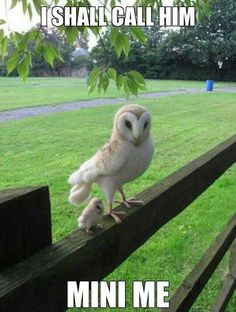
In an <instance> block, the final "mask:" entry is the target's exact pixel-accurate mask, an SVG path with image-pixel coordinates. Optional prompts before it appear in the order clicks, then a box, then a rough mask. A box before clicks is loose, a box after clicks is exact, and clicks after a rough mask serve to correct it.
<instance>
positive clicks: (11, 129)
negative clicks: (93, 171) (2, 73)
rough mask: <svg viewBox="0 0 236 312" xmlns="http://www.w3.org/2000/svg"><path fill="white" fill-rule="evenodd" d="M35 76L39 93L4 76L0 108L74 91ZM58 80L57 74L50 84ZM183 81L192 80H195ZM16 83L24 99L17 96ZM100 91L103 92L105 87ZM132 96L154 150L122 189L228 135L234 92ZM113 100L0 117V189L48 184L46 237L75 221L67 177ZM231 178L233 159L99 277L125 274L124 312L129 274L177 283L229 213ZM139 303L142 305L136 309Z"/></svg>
mask: <svg viewBox="0 0 236 312" xmlns="http://www.w3.org/2000/svg"><path fill="white" fill-rule="evenodd" d="M0 81H1V83H2V81H4V84H5V86H4V87H3V89H4V90H8V87H7V86H6V85H7V83H6V80H4V79H3V80H0ZM35 81H37V83H39V81H40V83H39V84H40V86H41V87H42V86H43V88H41V87H40V86H39V87H38V90H39V91H38V92H39V94H41V99H36V98H35V97H33V91H32V90H35V88H34V85H33V84H34V82H33V80H30V82H29V83H30V84H32V85H31V87H30V91H29V92H27V88H26V86H24V87H22V84H21V82H20V81H17V80H16V79H15V80H11V79H9V82H8V84H9V94H8V95H7V94H5V93H4V97H3V98H2V97H1V105H0V107H1V109H6V108H7V103H8V104H9V105H11V107H14V106H15V107H21V106H27V104H30V100H31V103H33V105H38V104H46V102H45V101H48V102H50V103H53V101H54V100H55V102H56V101H57V100H58V101H59V100H60V101H61V102H62V101H65V100H68V101H70V100H72V94H70V90H72V89H73V90H74V88H75V86H76V80H75V79H72V80H71V81H73V84H72V83H71V87H70V86H69V85H67V87H66V90H67V93H66V94H65V95H64V97H63V98H62V99H61V98H60V95H59V94H57V95H55V94H53V92H54V90H55V84H56V83H57V80H56V79H52V82H51V80H50V79H45V80H44V79H41V80H38V79H37V80H35ZM62 81H63V80H60V79H58V85H59V84H61V83H62ZM12 82H14V83H13V84H12ZM151 83H152V84H153V86H154V87H155V88H156V89H155V91H158V86H159V85H158V82H154V81H152V82H151ZM163 83H164V82H163ZM179 83H180V82H177V83H176V85H179ZM35 84H36V82H35ZM165 84H166V85H165V87H166V88H168V87H169V89H171V88H173V89H175V88H176V85H175V84H174V82H173V85H172V82H170V85H168V82H165ZM190 84H193V85H194V84H196V85H199V83H198V82H196V83H194V82H190ZM61 85H62V84H61ZM72 86H73V87H72ZM199 87H200V85H199ZM17 88H19V90H21V91H19V95H18V97H17V96H16V97H15V98H14V94H13V91H11V90H13V89H15V90H16V89H17ZM50 88H51V90H52V92H51V93H50V96H49V93H47V92H49V91H50ZM161 88H162V87H160V90H161ZM163 88H164V85H163ZM41 89H42V90H41ZM80 89H81V86H80V85H78V90H76V91H75V90H74V94H73V96H75V97H76V96H79V95H81V94H82V93H83V92H82V91H80ZM23 90H25V91H24V92H25V99H26V102H25V103H26V105H24V103H23V102H24V98H23V94H24V92H23ZM40 90H41V91H40ZM77 92H78V94H77V95H76V94H75V93H77ZM109 92H111V93H112V91H109ZM111 93H110V94H111ZM46 94H48V95H47V96H48V98H47V96H46ZM61 94H63V92H61ZM56 96H57V97H58V98H56ZM84 96H85V95H84ZM107 96H108V97H109V96H110V95H109V93H108V94H107ZM66 97H67V98H66ZM4 98H5V102H4ZM37 101H41V102H40V103H39V102H37ZM36 102H37V103H36ZM4 103H5V106H4ZM35 103H36V104H35ZM137 103H139V104H142V105H145V106H146V107H147V108H148V109H149V110H150V112H151V114H152V117H153V127H152V134H153V138H154V141H155V146H156V152H155V156H154V160H153V162H152V165H151V166H150V168H149V169H148V170H147V172H146V173H145V174H144V175H143V176H142V177H141V178H139V179H137V180H136V181H134V182H131V183H130V184H128V185H127V186H126V191H127V194H128V195H129V196H132V195H135V194H137V193H138V192H140V191H141V190H144V189H146V188H147V187H148V186H150V185H152V184H153V183H155V182H157V181H160V180H161V179H162V178H163V177H165V176H167V175H168V174H170V173H172V172H173V171H174V170H177V169H178V168H180V167H181V166H183V165H184V164H186V163H187V162H189V161H191V160H193V159H194V158H196V157H198V156H199V155H201V154H202V153H204V152H206V151H208V150H209V149H210V148H212V147H214V146H215V145H217V144H218V143H220V142H221V141H223V140H225V139H227V138H228V137H230V136H232V135H233V134H235V120H236V94H228V93H227V94H223V93H222V94H215V93H213V94H191V95H178V96H174V97H173V96H170V97H165V98H159V99H158V100H140V99H138V100H137ZM4 107H5V108H4ZM118 107H120V105H111V106H104V107H98V108H88V109H83V110H80V111H75V112H72V111H71V112H66V113H59V114H55V115H49V116H43V117H42V116H41V117H35V118H29V119H25V120H19V121H11V122H6V123H0V142H1V143H0V155H1V157H0V167H1V180H0V188H6V187H17V186H29V185H49V187H50V193H51V203H52V224H53V239H54V241H57V240H59V239H60V238H62V237H63V236H65V235H66V234H68V233H70V232H71V231H73V230H75V229H76V228H77V224H76V219H77V216H78V214H79V211H81V209H82V208H83V206H81V207H80V208H79V209H77V208H75V207H72V206H71V205H70V204H69V203H68V201H67V196H68V192H69V185H68V184H67V178H68V176H69V175H70V173H71V172H72V171H73V170H74V169H75V168H77V167H78V166H79V165H80V164H81V162H83V161H85V160H86V159H88V157H90V156H91V155H92V154H93V153H94V152H95V151H96V150H97V148H99V147H100V146H101V145H103V144H104V143H105V141H106V140H107V139H108V138H109V135H110V133H111V128H112V119H113V116H114V114H115V112H116V110H117V109H118ZM235 183H236V166H233V167H232V168H230V169H229V170H228V171H227V173H225V174H224V175H223V176H222V177H221V178H220V179H219V180H218V181H217V182H216V183H215V184H214V185H213V186H211V187H210V188H209V189H208V190H207V191H206V192H205V193H204V194H203V195H202V196H200V197H199V198H198V199H197V200H196V201H195V202H194V203H193V204H191V205H190V206H189V207H188V208H187V209H186V210H185V211H184V212H183V213H182V214H181V215H180V216H178V217H177V218H175V219H174V220H173V221H171V222H170V223H168V224H167V225H166V226H165V227H164V228H162V229H161V230H160V231H159V232H157V233H156V234H155V235H153V237H152V238H151V239H149V240H148V241H147V242H146V243H145V244H144V245H143V246H142V247H141V248H139V249H138V250H137V251H136V252H134V253H133V254H132V255H131V256H130V257H129V259H128V260H127V261H125V262H124V263H123V264H122V265H121V266H120V267H118V268H117V269H116V270H115V271H114V272H113V273H112V274H111V275H110V276H109V277H108V278H107V279H108V280H126V281H127V287H128V293H127V300H128V304H129V307H128V308H127V309H126V310H125V311H135V309H133V308H131V307H130V306H131V300H130V299H131V289H132V288H131V282H132V281H133V280H169V281H170V285H171V288H170V289H171V292H173V291H174V290H175V289H176V288H177V287H178V286H179V284H180V283H181V282H182V280H183V278H184V277H185V276H186V275H187V274H188V273H189V272H190V271H191V270H192V268H193V266H194V265H195V264H196V263H197V262H198V260H199V259H200V257H201V256H202V255H203V253H204V252H205V251H206V250H207V248H208V247H209V245H210V243H212V242H213V241H214V239H215V238H216V236H217V235H218V233H219V232H220V231H221V230H222V228H223V226H224V225H225V224H226V223H227V222H228V220H229V218H230V217H231V216H232V215H233V213H235V203H236V192H235ZM93 195H94V196H102V194H101V193H100V191H99V189H98V188H97V187H94V189H93ZM179 196H181V194H179ZM124 239H125V237H124ZM226 265H227V257H226V258H225V259H224V260H223V263H222V264H221V266H220V267H219V269H218V270H217V272H216V273H215V274H214V277H213V278H212V279H211V281H210V282H209V283H208V285H207V287H206V288H205V290H204V291H203V292H202V294H201V296H200V297H199V299H198V300H197V302H196V304H195V305H194V307H193V308H192V309H191V311H196V312H198V311H199V312H203V311H207V310H208V309H209V307H210V306H211V304H212V303H213V301H214V298H215V296H216V295H217V293H218V290H219V288H220V286H221V285H222V281H223V278H224V276H225V275H226ZM235 306H236V296H234V298H233V299H232V300H231V302H230V305H229V307H228V311H230V312H234V311H235ZM101 310H102V309H101ZM140 310H142V309H138V310H137V311H140ZM85 311H89V309H86V310H85ZM145 311H154V310H152V309H145Z"/></svg>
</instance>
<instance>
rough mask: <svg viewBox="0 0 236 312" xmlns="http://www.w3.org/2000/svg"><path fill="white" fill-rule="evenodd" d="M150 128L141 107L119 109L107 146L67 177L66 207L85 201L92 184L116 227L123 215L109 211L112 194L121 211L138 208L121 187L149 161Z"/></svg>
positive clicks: (152, 147)
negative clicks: (106, 204) (134, 206)
mask: <svg viewBox="0 0 236 312" xmlns="http://www.w3.org/2000/svg"><path fill="white" fill-rule="evenodd" d="M150 128H151V116H150V113H149V112H148V111H147V110H146V108H145V107H143V106H140V105H135V104H131V105H126V106H124V107H122V108H121V109H119V110H118V112H117V113H116V115H115V118H114V125H113V131H112V135H111V138H110V140H109V142H108V143H107V144H105V145H104V146H103V147H102V148H101V149H99V150H98V151H97V153H95V155H94V156H93V157H92V158H90V159H89V160H87V161H86V162H84V163H83V164H82V165H81V166H80V168H79V169H78V170H77V171H75V172H74V173H72V175H71V176H70V177H69V180H68V182H69V183H70V184H71V185H73V187H72V189H71V192H70V196H69V201H70V203H72V204H73V205H77V204H78V203H81V202H83V201H85V200H86V199H87V197H88V196H89V193H90V191H91V186H92V184H93V183H94V182H95V183H97V184H98V185H99V186H100V187H101V189H102V191H103V193H104V195H105V197H106V199H107V200H108V202H109V208H108V214H109V215H111V216H112V217H113V218H114V220H115V221H116V222H117V223H120V222H121V218H122V214H124V212H123V213H122V212H114V211H113V210H112V204H113V199H114V195H115V193H116V191H118V192H120V194H121V196H122V202H120V203H123V205H124V206H125V207H127V208H129V207H130V205H142V204H143V202H141V201H137V200H134V199H133V198H132V199H126V196H125V193H124V190H123V185H124V184H125V183H127V182H130V181H132V180H134V179H136V178H137V177H139V176H141V175H142V174H143V173H144V172H145V170H146V169H147V168H148V166H149V164H150V162H151V160H152V157H153V153H154V146H153V142H152V139H151V135H150Z"/></svg>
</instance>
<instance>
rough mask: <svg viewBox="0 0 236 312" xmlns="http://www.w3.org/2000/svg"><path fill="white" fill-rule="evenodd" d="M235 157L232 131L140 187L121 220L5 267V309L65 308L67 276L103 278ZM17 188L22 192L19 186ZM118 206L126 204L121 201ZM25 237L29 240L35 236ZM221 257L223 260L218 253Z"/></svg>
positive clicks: (0, 283)
mask: <svg viewBox="0 0 236 312" xmlns="http://www.w3.org/2000/svg"><path fill="white" fill-rule="evenodd" d="M235 161H236V136H233V137H231V138H230V139H228V140H226V141H225V142H223V143H222V144H220V145H218V146H216V147H215V148H213V149H212V150H210V151H209V152H207V153H206V154H204V155H202V156H200V157H199V158H197V159H195V160H194V161H192V162H190V163H188V164H187V165H186V166H184V167H183V168H181V169H179V170H178V171H176V172H175V173H173V174H171V175H169V176H168V177H166V178H165V179H163V180H162V181H160V182H159V183H157V184H154V185H153V186H151V187H150V188H148V189H147V190H146V191H144V192H142V193H140V194H139V195H138V196H137V198H138V199H142V200H143V201H144V203H145V205H144V206H143V207H133V208H131V209H130V210H128V211H127V210H125V211H126V212H127V216H126V218H125V219H124V220H123V222H122V224H120V225H118V224H114V222H113V221H112V220H111V219H110V218H104V220H103V227H104V229H103V230H101V231H99V232H98V233H97V234H96V235H94V236H89V235H87V234H86V233H84V232H83V231H81V230H77V231H76V232H74V233H72V234H71V235H68V236H67V237H65V238H64V239H62V240H61V241H59V242H58V243H56V244H52V245H49V246H48V247H46V248H44V249H42V250H40V251H39V252H37V253H35V254H34V255H32V256H31V257H30V258H28V259H26V260H24V261H22V262H20V263H18V264H16V265H15V266H13V267H9V268H8V269H7V270H5V271H2V272H1V273H0V311H14V310H18V311H24V312H26V311H53V312H57V311H63V310H65V308H66V285H67V281H69V280H77V281H81V280H87V281H92V280H101V279H102V278H104V277H105V276H106V275H108V274H109V273H111V272H112V271H113V270H114V269H115V268H116V267H117V266H118V265H119V264H121V263H122V262H123V261H124V260H125V259H126V258H127V257H128V256H129V255H130V254H131V253H132V252H134V251H135V250H136V249H137V248H138V247H139V246H141V245H142V244H143V243H144V242H145V241H146V240H147V239H148V238H149V237H151V236H152V235H153V234H154V233H155V232H156V231H158V230H159V229H160V228H161V227H162V226H163V225H165V224H166V223H168V222H169V221H170V220H172V219H173V218H174V217H176V216H177V215H178V214H179V213H181V212H182V211H183V210H184V209H185V208H186V207H187V206H188V205H189V204H190V203H192V202H193V201H194V200H195V199H196V198H197V197H198V196H199V195H200V194H201V193H202V192H204V191H205V190H206V189H207V188H208V187H209V186H210V185H211V184H212V183H214V181H215V180H216V179H218V178H219V177H220V176H221V175H222V174H223V173H224V172H225V171H226V170H227V169H228V168H229V167H230V166H231V165H232V164H233V163H234V162H235ZM17 192H18V193H17V194H19V190H18V191H17ZM22 192H24V190H22ZM0 198H1V194H0ZM44 200H45V199H44ZM48 203H49V199H48ZM2 205H4V200H3V201H1V200H0V208H1V206H2ZM47 205H48V204H47ZM116 209H119V210H124V208H123V207H121V206H119V207H117V208H116ZM233 220H234V221H235V219H233ZM28 222H30V220H28ZM230 229H231V230H230V235H229V236H230V239H228V238H227V242H226V243H224V249H225V248H226V247H227V246H228V245H229V244H230V240H231V238H232V237H233V235H234V237H235V225H234V227H230ZM227 233H228V232H227ZM0 235H1V229H0ZM227 237H228V236H227ZM224 238H225V236H224ZM24 239H25V240H26V242H25V243H26V244H27V240H30V239H31V238H30V237H24ZM220 250H221V248H220ZM216 258H217V259H218V260H219V258H218V256H216ZM214 259H215V258H214ZM218 260H217V261H216V262H215V263H217V262H218ZM214 261H215V260H214Z"/></svg>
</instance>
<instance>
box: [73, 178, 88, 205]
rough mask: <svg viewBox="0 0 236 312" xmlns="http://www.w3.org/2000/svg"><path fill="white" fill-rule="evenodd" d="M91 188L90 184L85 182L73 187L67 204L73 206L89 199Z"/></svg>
mask: <svg viewBox="0 0 236 312" xmlns="http://www.w3.org/2000/svg"><path fill="white" fill-rule="evenodd" d="M91 187H92V184H89V183H85V182H83V183H80V184H76V185H74V186H73V187H72V188H71V191H70V195H69V202H70V203H71V204H72V205H74V206H77V205H78V204H80V203H82V202H84V201H85V200H86V199H87V198H88V197H89V193H90V191H91Z"/></svg>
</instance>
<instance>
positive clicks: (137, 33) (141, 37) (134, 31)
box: [129, 27, 147, 43]
mask: <svg viewBox="0 0 236 312" xmlns="http://www.w3.org/2000/svg"><path fill="white" fill-rule="evenodd" d="M129 29H130V33H131V35H132V36H133V37H134V39H137V40H138V41H139V42H141V43H146V42H147V38H146V36H145V33H144V31H143V30H142V29H141V28H139V27H129Z"/></svg>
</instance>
